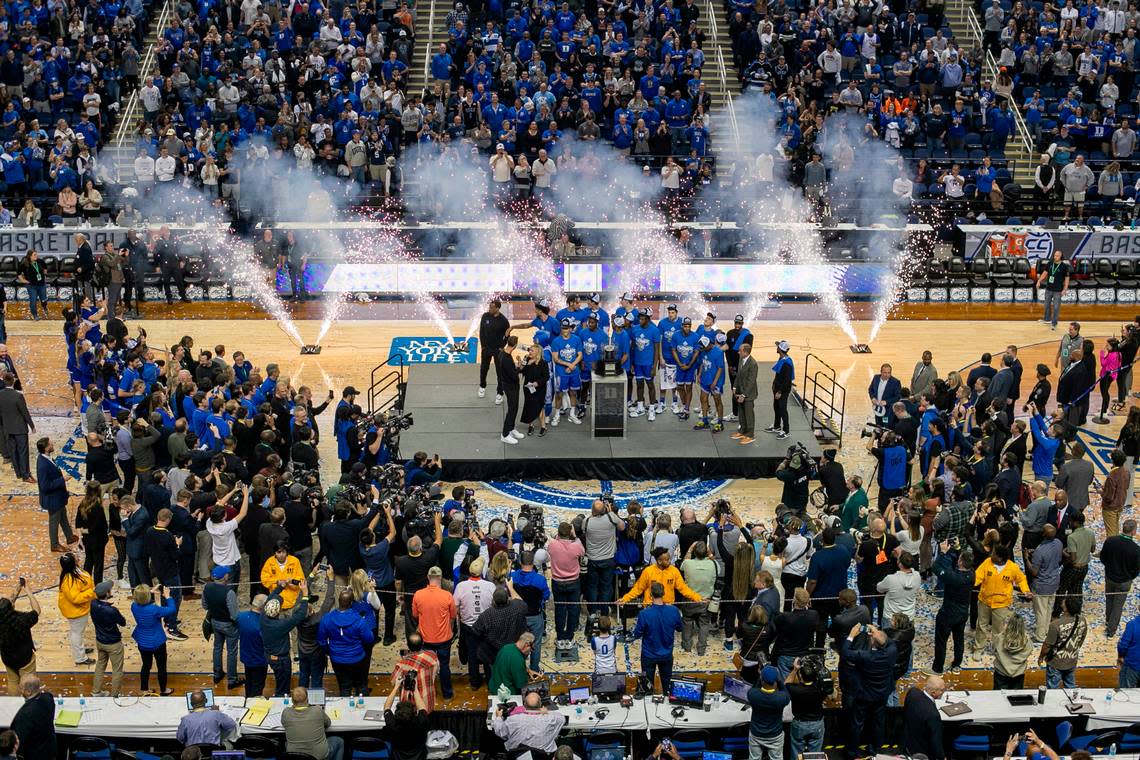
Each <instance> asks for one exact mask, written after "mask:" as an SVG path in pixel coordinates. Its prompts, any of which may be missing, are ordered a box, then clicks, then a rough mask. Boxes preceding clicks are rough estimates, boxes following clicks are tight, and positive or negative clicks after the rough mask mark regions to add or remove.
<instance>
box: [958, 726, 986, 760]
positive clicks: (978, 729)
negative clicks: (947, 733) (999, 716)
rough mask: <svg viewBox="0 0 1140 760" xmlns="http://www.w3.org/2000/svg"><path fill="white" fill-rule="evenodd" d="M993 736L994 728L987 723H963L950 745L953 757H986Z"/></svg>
mask: <svg viewBox="0 0 1140 760" xmlns="http://www.w3.org/2000/svg"><path fill="white" fill-rule="evenodd" d="M993 735H994V727H993V726H991V725H990V724H988V723H977V722H974V721H969V722H967V723H963V724H962V726H961V728H960V729H959V730H958V735H957V736H955V737H954V741H953V743H952V744H951V746H952V747H953V749H954V757H955V758H962V757H977V756H981V757H988V756H989V754H990V745H991V744H992V741H991V737H992V736H993Z"/></svg>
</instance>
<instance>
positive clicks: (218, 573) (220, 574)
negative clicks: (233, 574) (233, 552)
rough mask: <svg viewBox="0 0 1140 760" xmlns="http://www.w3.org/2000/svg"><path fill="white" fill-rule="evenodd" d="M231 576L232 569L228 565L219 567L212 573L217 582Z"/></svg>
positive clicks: (211, 575)
mask: <svg viewBox="0 0 1140 760" xmlns="http://www.w3.org/2000/svg"><path fill="white" fill-rule="evenodd" d="M229 574H230V568H229V567H228V566H227V565H218V566H217V567H215V568H214V569H213V570H211V571H210V577H211V578H213V579H214V580H216V581H220V580H221V579H222V578H225V577H226V576H227V575H229Z"/></svg>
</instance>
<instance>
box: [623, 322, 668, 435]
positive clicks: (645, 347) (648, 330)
mask: <svg viewBox="0 0 1140 760" xmlns="http://www.w3.org/2000/svg"><path fill="white" fill-rule="evenodd" d="M651 316H652V314H651V312H650V310H649V307H648V306H643V307H642V308H641V309H640V310H639V311H638V312H637V324H636V325H634V326H633V327H632V328H630V331H629V332H630V354H631V355H632V357H633V382H634V383H635V384H636V385H637V406H636V407H635V408H634V409H633V410H631V411H630V413H629V416H630V417H640V416H641V415H643V414H645V389H646V388H648V389H649V421H650V422H652V421H653V420H655V419H656V418H657V387H656V384H657V382H656V381H657V367H658V366H659V365H660V364H661V331H660V330H658V329H657V325H655V324H653V322H652V321H651V320H650V317H651Z"/></svg>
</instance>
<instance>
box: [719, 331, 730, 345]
mask: <svg viewBox="0 0 1140 760" xmlns="http://www.w3.org/2000/svg"><path fill="white" fill-rule="evenodd" d="M726 340H728V336H726V335H725V334H724V333H722V332H721V331H720V330H717V331H716V342H717V343H724V342H725V341H726Z"/></svg>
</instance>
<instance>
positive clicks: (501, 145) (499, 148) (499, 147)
mask: <svg viewBox="0 0 1140 760" xmlns="http://www.w3.org/2000/svg"><path fill="white" fill-rule="evenodd" d="M495 150H505V148H504V147H503V144H502V143H499V144H498V145H496V146H495Z"/></svg>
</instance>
